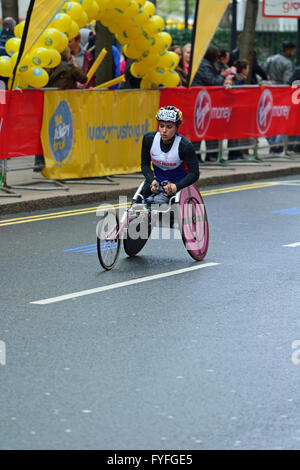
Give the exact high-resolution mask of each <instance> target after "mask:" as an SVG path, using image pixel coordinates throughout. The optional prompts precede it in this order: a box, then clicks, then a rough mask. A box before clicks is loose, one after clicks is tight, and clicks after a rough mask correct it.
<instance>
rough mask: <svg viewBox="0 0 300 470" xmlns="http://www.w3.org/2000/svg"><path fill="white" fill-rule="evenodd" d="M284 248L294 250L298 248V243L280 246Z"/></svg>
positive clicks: (299, 244) (299, 243)
mask: <svg viewBox="0 0 300 470" xmlns="http://www.w3.org/2000/svg"><path fill="white" fill-rule="evenodd" d="M282 246H284V247H286V248H296V247H297V246H300V242H296V243H290V244H289V245H282Z"/></svg>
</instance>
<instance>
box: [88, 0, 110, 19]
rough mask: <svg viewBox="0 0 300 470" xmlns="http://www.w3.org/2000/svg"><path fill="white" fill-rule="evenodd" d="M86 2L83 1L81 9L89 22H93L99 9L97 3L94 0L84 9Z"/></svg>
mask: <svg viewBox="0 0 300 470" xmlns="http://www.w3.org/2000/svg"><path fill="white" fill-rule="evenodd" d="M101 3H103V2H101ZM85 5H86V1H83V4H82V8H83V9H84V10H85V11H86V12H87V14H88V16H89V17H90V19H91V20H94V19H95V18H96V16H97V13H98V11H99V9H100V6H99V3H98V2H96V0H92V1H91V2H89V6H88V8H86V7H85ZM108 5H109V2H107V6H108Z"/></svg>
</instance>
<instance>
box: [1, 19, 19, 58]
mask: <svg viewBox="0 0 300 470" xmlns="http://www.w3.org/2000/svg"><path fill="white" fill-rule="evenodd" d="M15 26H16V22H15V20H14V19H13V18H10V17H7V18H4V20H3V25H2V31H1V34H0V56H1V55H7V52H6V50H5V44H6V41H8V40H9V39H10V38H13V37H14V36H15V35H14V29H15Z"/></svg>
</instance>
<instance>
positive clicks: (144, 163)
mask: <svg viewBox="0 0 300 470" xmlns="http://www.w3.org/2000/svg"><path fill="white" fill-rule="evenodd" d="M154 135H155V132H154V133H149V134H146V135H144V137H143V142H142V153H141V170H142V173H143V175H144V176H145V178H146V181H147V183H149V184H151V183H152V181H153V180H154V179H155V176H154V173H153V171H152V168H151V155H150V150H151V146H152V142H153V139H154Z"/></svg>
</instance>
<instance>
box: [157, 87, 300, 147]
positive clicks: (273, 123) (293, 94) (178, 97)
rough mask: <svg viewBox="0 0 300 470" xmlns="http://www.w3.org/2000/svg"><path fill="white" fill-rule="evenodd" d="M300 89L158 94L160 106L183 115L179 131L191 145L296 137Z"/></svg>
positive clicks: (211, 89)
mask: <svg viewBox="0 0 300 470" xmlns="http://www.w3.org/2000/svg"><path fill="white" fill-rule="evenodd" d="M299 103H300V88H297V89H296V88H293V87H246V86H245V87H242V88H239V89H230V88H223V87H207V88H202V87H195V88H188V89H184V88H169V89H163V90H161V94H160V106H168V105H172V106H177V107H178V108H180V109H181V110H182V112H183V119H184V123H183V125H182V126H181V128H180V131H181V132H182V134H183V135H185V136H186V137H187V138H188V139H190V140H191V141H197V140H222V139H244V138H249V137H255V138H259V137H264V136H274V135H278V134H286V135H297V134H300V128H299V122H300V106H299Z"/></svg>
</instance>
